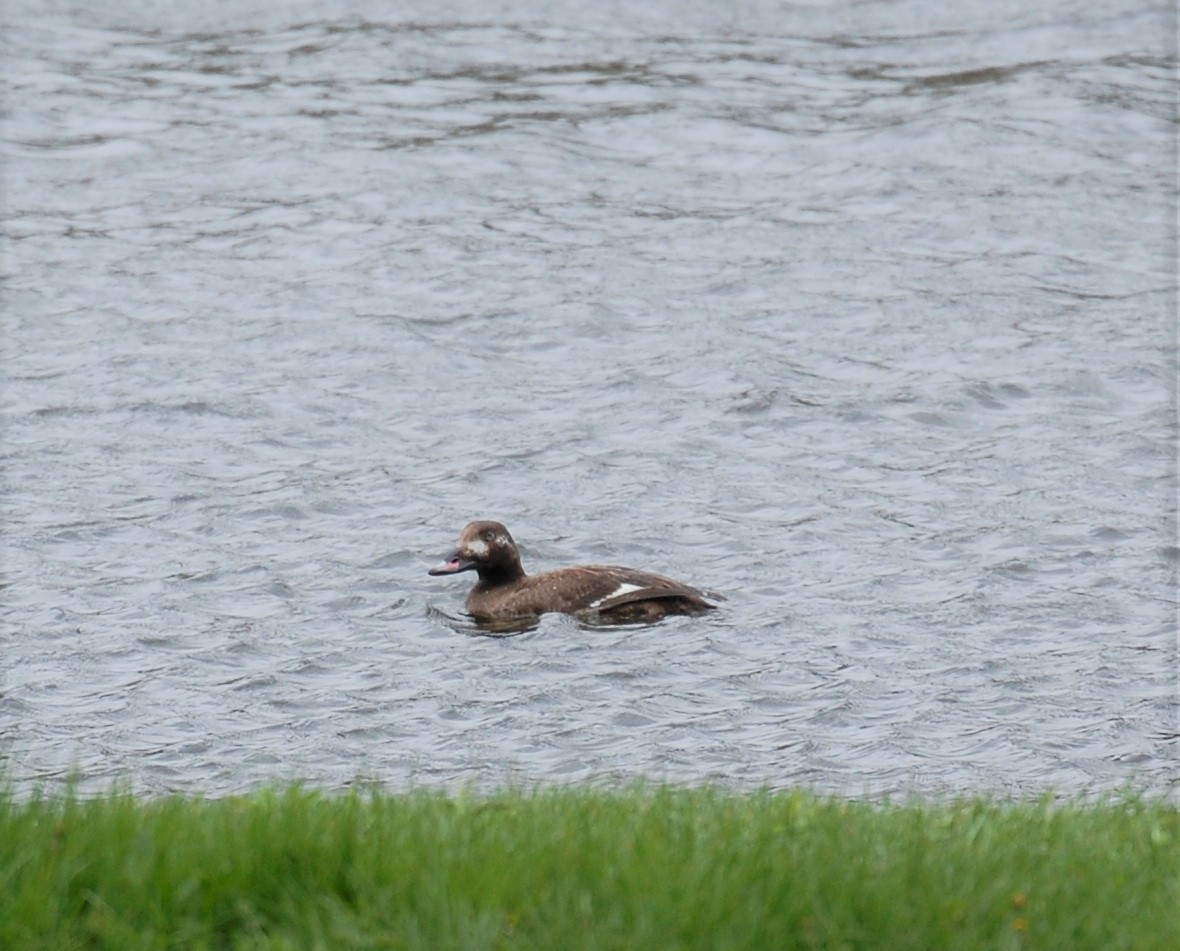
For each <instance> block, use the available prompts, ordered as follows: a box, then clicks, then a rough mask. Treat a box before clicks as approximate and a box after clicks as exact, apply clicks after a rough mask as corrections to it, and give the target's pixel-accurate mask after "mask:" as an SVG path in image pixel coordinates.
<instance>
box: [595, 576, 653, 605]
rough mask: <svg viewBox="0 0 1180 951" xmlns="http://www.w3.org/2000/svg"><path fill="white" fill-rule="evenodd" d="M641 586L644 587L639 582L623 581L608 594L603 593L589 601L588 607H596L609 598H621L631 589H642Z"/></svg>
mask: <svg viewBox="0 0 1180 951" xmlns="http://www.w3.org/2000/svg"><path fill="white" fill-rule="evenodd" d="M643 588H644V586H643V585H641V584H628V583H627V582H623V583H622V584H621V585H619V586H618V587H617V588H615V590H614V591H612V592H611V593H610V594H607V595H603V596H602V597H601V598H599V599H598V600H597V601H591V602H590V607H592V608H596V607H598V606H599V605H601V604H604V603H605V602H607V601H609V600H610V599H611V598H621V597H622V596H623V595H625V594H630V593H631V592H632V591H642V590H643Z"/></svg>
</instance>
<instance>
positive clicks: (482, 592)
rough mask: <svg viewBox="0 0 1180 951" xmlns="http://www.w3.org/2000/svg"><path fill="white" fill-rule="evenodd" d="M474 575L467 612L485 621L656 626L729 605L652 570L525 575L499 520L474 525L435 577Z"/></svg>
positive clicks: (595, 568)
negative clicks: (552, 617) (568, 619)
mask: <svg viewBox="0 0 1180 951" xmlns="http://www.w3.org/2000/svg"><path fill="white" fill-rule="evenodd" d="M461 571H474V572H476V574H478V575H479V581H478V582H476V585H475V587H474V588H472V589H471V592H470V593H469V594H468V595H467V601H466V604H467V610H468V611H470V612H471V614H472V615H473V616H474V617H475V618H476V619H477V620H481V621H504V620H509V619H514V618H530V617H536V616H537V615H540V614H547V613H549V612H559V613H562V614H576V615H582V616H588V617H594V618H596V619H601V620H606V621H658V620H659V619H661V618H663V617H666V616H668V615H670V614H699V613H701V612H703V611H711V610H712V609H713V608H714V607H715V606H716V605H713V604H710V603H709V602H710V601H711V600H712V601H723V600H725V599H724V598H723V597H722V596H721V595H717V594H709V593H706V592H703V591H699V590H698V589H696V588H692V587H689V586H688V585H686V584H681V583H680V582H679V581H673V580H672V579H671V578H665V577H664V576H663V575H657V574H655V573H653V572H650V571H636V570H635V569H633V568H621V567H618V566H617V565H582V566H578V567H574V568H560V569H558V570H557V571H548V572H545V573H544V574H540V575H526V574H525V573H524V568H522V567H521V564H520V552H519V551H518V550H517V548H516V542H514V541H513V540H512V536H511V535H509V534H508V529H506V528H505V527H504V526H503V525H501V524H500V523H499V522H471V523H470V524H469V525H468V526H467V527H466V528H464V529H463V533H462V534H461V535H460V536H459V543H458V545H457V546H456V547H455V550H454V552H452V553H451V555H450V557H449V558H448V559H447V560H446V561H445V562H443V563H442V564H441V565H437V566H436V567H434V568H431V569H430V574H432V575H453V574H458V573H459V572H461Z"/></svg>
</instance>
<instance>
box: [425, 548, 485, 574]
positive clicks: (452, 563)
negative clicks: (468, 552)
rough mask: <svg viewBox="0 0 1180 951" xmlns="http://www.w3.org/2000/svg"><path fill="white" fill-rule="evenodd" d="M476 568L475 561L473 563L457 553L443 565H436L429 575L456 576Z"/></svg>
mask: <svg viewBox="0 0 1180 951" xmlns="http://www.w3.org/2000/svg"><path fill="white" fill-rule="evenodd" d="M474 567H475V562H474V561H472V560H471V559H470V558H464V557H463V556H462V555H460V554H459V553H458V552H455V554H453V555H451V557H450V558H448V559H447V560H446V561H444V562H443V563H442V564H441V565H435V566H434V567H433V568H431V569H430V570H429V571H428V572H427V574H431V575H454V574H458V573H459V572H460V571H469V570H471V569H472V568H474Z"/></svg>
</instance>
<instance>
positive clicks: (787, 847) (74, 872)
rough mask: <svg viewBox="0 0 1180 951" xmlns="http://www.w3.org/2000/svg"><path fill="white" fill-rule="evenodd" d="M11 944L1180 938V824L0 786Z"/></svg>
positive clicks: (830, 943) (1111, 817)
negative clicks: (85, 795) (63, 793)
mask: <svg viewBox="0 0 1180 951" xmlns="http://www.w3.org/2000/svg"><path fill="white" fill-rule="evenodd" d="M0 948H3V949H5V951H18V949H24V948H46V949H54V951H59V949H70V948H118V949H120V951H125V949H135V948H185V949H188V948H333V949H335V948H428V949H448V948H472V949H475V948H489V949H495V948H527V949H546V948H553V949H563V951H568V949H578V948H638V949H645V951H646V949H663V948H669V949H671V948H702V949H710V951H719V949H731V948H751V949H759V951H761V949H788V948H873V949H879V948H913V949H953V948H999V949H1002V948H1046V949H1086V948H1094V949H1103V951H1108V949H1117V948H1135V949H1140V948H1160V949H1169V951H1171V949H1175V948H1180V820H1178V811H1177V809H1176V808H1175V807H1170V806H1167V805H1164V804H1161V803H1152V802H1148V801H1143V800H1140V799H1136V798H1133V797H1127V798H1123V799H1118V800H1111V801H1108V802H1104V803H1097V804H1085V803H1074V804H1055V803H1053V802H1050V801H1048V800H1046V801H1042V802H1037V803H1023V804H1022V803H996V802H990V801H967V802H958V803H947V804H934V805H931V804H920V803H906V804H884V805H882V804H880V803H877V804H870V803H857V802H847V801H843V800H836V799H822V798H818V797H815V796H812V795H808V794H804V793H773V794H772V793H767V794H753V795H742V794H733V793H725V792H721V791H717V790H686V789H668V788H654V789H648V788H635V789H630V790H625V791H622V792H613V793H612V792H603V791H594V790H585V789H560V790H545V791H539V792H505V793H500V794H494V795H471V796H458V797H454V796H452V797H448V796H444V795H442V794H433V793H411V794H406V795H393V794H386V793H355V794H346V795H324V794H318V793H314V792H309V791H306V790H303V789H299V788H291V789H283V790H269V791H263V792H259V793H256V794H254V795H250V796H246V797H242V798H234V799H223V800H201V799H191V798H181V797H175V798H165V799H142V798H136V797H134V796H130V795H124V794H113V795H110V796H106V797H103V798H99V799H93V800H79V799H75V798H72V797H63V798H51V797H50V798H42V799H34V800H25V801H20V800H17V799H16V798H14V797H12V796H9V795H5V794H0Z"/></svg>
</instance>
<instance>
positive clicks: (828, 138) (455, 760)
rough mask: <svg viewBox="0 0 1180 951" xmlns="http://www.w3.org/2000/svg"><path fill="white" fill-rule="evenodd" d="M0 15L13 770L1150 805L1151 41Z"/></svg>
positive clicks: (675, 7)
mask: <svg viewBox="0 0 1180 951" xmlns="http://www.w3.org/2000/svg"><path fill="white" fill-rule="evenodd" d="M215 14H216V15H215ZM4 16H5V19H6V23H5V26H4V30H3V31H2V36H3V39H2V41H0V42H2V43H3V56H4V61H5V63H6V64H7V66H6V76H5V78H6V82H7V85H8V92H7V94H6V96H5V99H4V108H5V113H4V121H3V125H2V130H0V131H2V132H3V136H4V146H3V148H4V152H3V166H2V167H3V186H4V188H3V217H4V225H3V228H4V237H5V247H6V251H5V254H4V260H3V267H4V278H5V279H4V294H5V297H4V315H3V340H4V342H3V344H2V346H3V363H4V379H3V388H2V399H3V403H2V411H3V446H2V459H3V476H2V478H3V482H2V484H0V507H2V515H3V520H4V524H5V538H4V543H3V571H4V580H3V584H4V588H3V625H4V626H3V629H2V637H3V655H4V659H3V674H2V680H0V743H2V745H3V750H4V753H3V755H4V757H5V761H4V769H5V771H6V772H7V773H8V774H9V777H10V778H11V780H12V781H14V782H15V783H17V784H18V785H19V786H21V787H24V788H28V787H31V786H33V785H36V784H42V785H53V784H55V783H57V782H59V781H61V780H62V779H63V778H64V777H66V776H67V775H68V774H69V773H70V772H71V771H77V773H78V774H79V775H80V776H81V778H82V782H83V785H84V786H85V787H87V788H94V789H102V788H106V787H107V786H109V784H110V783H111V782H113V781H114V780H116V779H122V780H125V781H129V782H130V783H132V784H133V785H134V786H135V787H136V788H141V789H146V790H151V791H164V790H183V791H189V792H203V793H209V794H223V793H227V792H233V791H239V790H243V789H248V788H251V787H253V786H255V785H257V784H258V783H260V782H263V781H267V780H270V779H288V778H295V777H299V778H305V779H307V780H308V781H310V782H312V783H314V784H315V785H318V786H322V787H326V788H335V787H338V786H342V785H345V784H348V783H350V782H354V781H356V780H357V779H358V778H371V779H376V780H378V781H381V782H384V783H387V784H389V785H390V786H392V787H394V788H406V787H408V786H414V785H429V786H435V785H442V786H447V787H454V786H457V785H460V784H466V783H475V784H479V785H482V786H494V785H498V784H502V783H506V782H523V783H534V782H539V783H549V782H567V781H583V780H594V781H599V782H607V783H611V782H617V781H622V780H628V779H632V778H636V777H647V778H652V779H666V780H671V781H675V782H687V783H701V782H721V783H726V784H730V785H733V786H735V787H749V786H760V785H767V786H771V787H783V786H789V785H795V784H803V785H807V786H811V787H813V788H817V789H822V790H832V791H837V792H841V793H847V794H859V793H862V792H865V791H872V792H899V791H918V792H921V793H930V794H942V793H947V792H951V793H973V792H1012V793H1017V794H1035V793H1039V792H1041V791H1044V790H1057V791H1060V792H1065V793H1069V794H1074V793H1079V792H1089V791H1101V790H1108V789H1113V788H1118V787H1121V786H1123V785H1124V784H1127V783H1131V784H1134V785H1137V786H1141V787H1146V788H1149V789H1152V790H1156V791H1166V790H1168V789H1170V788H1174V784H1175V783H1176V781H1177V776H1178V773H1180V771H1178V770H1177V767H1176V744H1177V736H1178V735H1180V725H1178V723H1177V707H1176V695H1177V645H1176V571H1177V563H1178V560H1180V549H1178V548H1177V540H1176V532H1175V520H1174V518H1175V514H1174V513H1175V505H1176V477H1175V471H1176V459H1175V444H1176V443H1175V440H1176V414H1175V379H1176V363H1175V346H1174V345H1175V302H1176V301H1175V280H1174V272H1175V243H1174V239H1173V237H1172V233H1171V229H1172V228H1173V226H1174V207H1175V206H1174V199H1173V195H1174V180H1173V176H1174V173H1175V146H1174V142H1175V124H1174V96H1175V87H1174V69H1175V65H1176V64H1175V57H1174V55H1173V53H1172V52H1170V51H1169V50H1168V49H1167V48H1166V44H1167V41H1166V38H1167V37H1171V36H1174V29H1172V27H1173V26H1174V22H1172V21H1173V20H1174V14H1173V13H1172V12H1171V11H1170V9H1169V5H1167V4H1158V3H1150V2H1132V0H1125V2H1118V3H1113V4H1106V5H1104V9H1101V10H1095V9H1094V8H1093V5H1090V4H1078V3H1071V2H1066V0H1058V2H1052V3H1047V4H1039V5H1035V6H1034V8H1031V9H1030V8H1029V7H1028V5H1027V4H1016V3H998V4H987V5H979V4H971V3H952V4H947V5H943V6H942V7H939V8H932V7H931V6H930V5H929V4H920V3H907V2H902V3H895V2H888V3H887V2H868V3H861V4H856V5H845V4H832V5H828V4H818V5H808V4H797V5H783V4H777V3H776V4H771V3H761V4H759V3H755V4H747V5H743V6H742V8H741V12H740V15H739V14H738V13H736V12H730V10H729V8H728V7H725V6H724V5H717V4H697V5H689V6H688V7H687V8H686V7H685V5H683V4H664V3H653V4H645V5H643V7H642V9H640V10H635V11H632V10H624V9H623V8H615V7H610V8H607V7H597V6H594V5H590V6H589V7H587V5H582V4H558V5H554V4H539V3H530V2H525V3H519V4H515V5H507V6H505V5H489V4H482V3H474V2H469V3H462V2H458V3H456V2H442V3H433V4H430V5H422V4H414V3H403V4H386V3H371V2H370V3H366V2H361V3H347V4H346V3H336V2H323V3H316V4H310V3H307V4H299V3H296V4H283V5H280V6H279V7H275V6H274V5H272V4H260V3H256V2H253V0H239V2H237V3H236V4H233V5H228V6H227V5H225V4H219V5H217V10H216V11H213V10H212V9H210V10H209V11H204V10H202V9H194V10H190V11H186V10H183V9H182V8H180V7H173V6H169V7H168V8H167V9H162V8H160V5H158V4H146V3H130V4H126V5H123V6H121V7H120V8H118V9H113V10H98V9H90V8H89V7H88V6H87V5H84V4H78V3H71V2H56V3H49V4H46V3H40V2H39V3H32V2H19V0H18V2H15V3H11V4H8V5H6V12H5V14H4ZM472 518H497V519H500V520H502V521H504V522H506V523H507V524H508V526H509V528H510V529H511V530H512V531H513V533H514V534H515V535H516V537H517V539H518V541H519V542H520V543H521V545H522V548H523V551H524V556H525V560H526V568H529V569H532V570H537V569H542V568H550V567H557V566H559V565H562V564H568V563H571V562H575V561H594V562H610V563H622V564H630V565H634V566H636V567H642V568H649V569H653V570H657V571H663V572H666V573H669V574H672V575H674V576H676V577H680V578H683V579H684V580H686V581H689V582H691V583H695V584H700V585H703V586H706V587H709V588H714V589H717V590H720V591H723V592H725V593H726V594H727V595H728V597H729V601H728V602H727V603H726V605H725V609H724V611H722V612H719V613H717V614H716V615H714V616H710V617H708V618H695V619H677V620H673V621H670V622H668V623H665V624H662V625H659V626H656V627H652V628H642V629H639V630H634V629H623V630H614V631H610V630H608V631H603V630H600V629H588V628H583V627H580V626H579V625H577V624H576V623H574V622H573V621H571V620H569V619H566V618H561V617H546V618H545V619H544V620H543V621H542V623H541V624H540V625H539V627H537V629H536V630H534V631H532V632H530V633H527V634H525V635H522V636H519V637H514V638H498V639H492V638H485V637H473V636H470V634H469V633H468V632H467V631H466V630H465V629H464V626H463V625H462V624H456V623H453V622H452V621H450V620H449V619H448V618H449V617H454V616H457V615H458V614H459V613H460V612H461V605H462V598H463V595H464V592H465V588H466V583H467V578H466V577H464V578H463V579H450V580H447V579H436V578H429V577H427V576H426V574H425V572H426V569H427V568H428V567H429V566H430V565H432V564H433V563H434V562H435V561H436V560H437V559H438V558H439V557H440V556H441V555H442V554H444V553H445V552H446V551H447V550H449V548H450V546H451V544H452V542H453V540H454V537H455V535H456V534H457V532H458V531H459V529H460V528H461V527H462V525H463V524H464V523H465V522H466V521H468V520H469V519H472Z"/></svg>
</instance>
